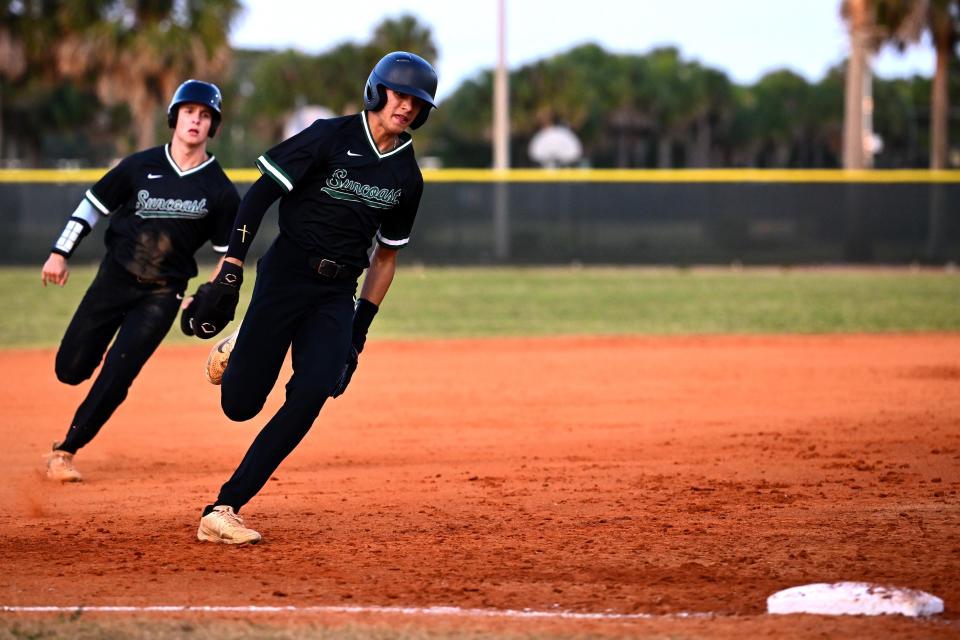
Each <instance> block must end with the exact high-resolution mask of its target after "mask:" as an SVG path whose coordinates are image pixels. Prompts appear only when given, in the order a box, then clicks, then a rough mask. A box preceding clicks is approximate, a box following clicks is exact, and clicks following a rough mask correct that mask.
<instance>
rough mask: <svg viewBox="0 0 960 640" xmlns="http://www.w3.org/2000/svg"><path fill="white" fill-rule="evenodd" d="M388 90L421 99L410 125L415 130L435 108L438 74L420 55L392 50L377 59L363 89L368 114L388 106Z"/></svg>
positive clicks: (364, 103)
mask: <svg viewBox="0 0 960 640" xmlns="http://www.w3.org/2000/svg"><path fill="white" fill-rule="evenodd" d="M387 89H393V90H394V91H397V92H398V93H405V94H407V95H410V96H415V97H417V98H420V99H421V100H423V102H424V105H423V108H422V109H420V113H418V114H417V117H416V118H414V119H413V122H412V123H411V124H410V128H411V129H416V128H417V127H419V126H421V125H422V124H423V123H424V122H426V121H427V116H429V115H430V109H436V107H437V105H436V103H434V96H435V95H437V72H436V71H434V69H433V66H431V64H430V63H429V62H427V61H426V60H424V59H423V58H421V57H420V56H418V55H416V54H413V53H407V52H406V51H394V52H393V53H388V54H387V55H385V56H383V58H381V59H380V62H378V63H377V64H376V66H375V67H374V68H373V71H371V72H370V77H369V78H367V86H366V87H364V90H363V105H364V107H366V108H367V110H369V111H379V110H380V109H383V107H384V105H386V104H387V91H386V90H387Z"/></svg>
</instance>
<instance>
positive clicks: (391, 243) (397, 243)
mask: <svg viewBox="0 0 960 640" xmlns="http://www.w3.org/2000/svg"><path fill="white" fill-rule="evenodd" d="M377 241H378V242H380V243H382V244H385V245H387V246H388V247H403V246H405V245H406V244H407V243H408V242H410V238H404V239H403V240H391V239H390V238H384V237H383V234H381V233H380V232H379V231H377Z"/></svg>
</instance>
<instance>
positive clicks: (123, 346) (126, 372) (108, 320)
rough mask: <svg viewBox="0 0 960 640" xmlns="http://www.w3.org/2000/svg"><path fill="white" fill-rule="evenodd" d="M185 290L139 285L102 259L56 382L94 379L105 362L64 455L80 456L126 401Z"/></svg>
mask: <svg viewBox="0 0 960 640" xmlns="http://www.w3.org/2000/svg"><path fill="white" fill-rule="evenodd" d="M185 284H186V283H184V282H182V281H177V282H171V283H159V284H158V283H144V282H140V281H138V280H137V278H136V277H135V276H134V275H133V274H131V273H130V272H128V271H127V270H126V269H124V268H123V267H122V266H120V265H119V264H117V262H116V261H114V259H113V258H112V257H111V256H110V255H107V256H106V257H105V258H104V259H103V261H102V262H101V263H100V269H99V271H97V276H96V278H94V280H93V282H92V283H91V284H90V288H89V289H87V292H86V293H85V294H84V296H83V300H81V301H80V306H78V307H77V310H76V312H75V313H74V314H73V319H72V320H71V321H70V325H69V326H68V327H67V331H66V333H65V334H64V336H63V340H62V341H61V342H60V349H59V350H58V351H57V358H56V373H57V379H59V380H60V381H61V382H65V383H67V384H72V385H76V384H80V383H81V382H83V381H84V380H86V379H88V378H89V377H90V376H92V375H93V372H94V371H96V369H97V366H98V365H99V364H100V361H101V360H103V367H102V368H101V369H100V374H99V375H98V376H97V379H96V380H95V381H94V383H93V386H92V387H91V388H90V391H89V393H87V397H86V398H85V399H84V401H83V402H82V403H81V404H80V407H79V408H78V409H77V412H76V415H74V417H73V421H72V422H71V423H70V427H69V428H68V429H67V435H66V438H64V440H63V442H62V443H61V444H60V446H59V448H60V449H62V450H63V451H69V452H70V453H76V452H77V450H78V449H80V448H81V447H83V446H84V445H86V444H87V443H88V442H90V441H91V440H93V438H94V436H96V435H97V433H98V432H99V431H100V427H102V426H103V425H104V423H106V421H107V420H108V419H109V418H110V416H111V415H113V412H114V411H115V410H116V408H117V407H119V406H120V404H121V403H122V402H123V401H124V399H126V397H127V391H128V390H129V389H130V385H131V384H133V380H134V379H135V378H136V377H137V374H139V373H140V369H142V368H143V365H144V364H145V363H146V361H147V360H148V359H149V358H150V356H151V355H152V354H153V352H154V351H155V350H156V348H157V346H159V344H160V342H161V341H162V340H163V338H164V336H166V335H167V332H168V331H169V330H170V326H171V325H172V324H173V321H174V319H175V318H176V317H177V312H178V311H179V309H180V303H181V300H182V298H183V291H184V287H185ZM114 336H116V339H115V340H113V339H114ZM111 340H113V345H112V346H110V350H109V351H107V346H108V345H109V344H110V341H111ZM104 352H106V354H107V355H106V358H105V359H104V355H103V354H104Z"/></svg>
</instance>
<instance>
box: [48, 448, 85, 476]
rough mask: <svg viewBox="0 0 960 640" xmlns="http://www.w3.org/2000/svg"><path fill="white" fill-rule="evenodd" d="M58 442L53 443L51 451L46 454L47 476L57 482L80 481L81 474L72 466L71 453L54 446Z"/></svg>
mask: <svg viewBox="0 0 960 640" xmlns="http://www.w3.org/2000/svg"><path fill="white" fill-rule="evenodd" d="M59 444H60V443H59V442H54V443H53V447H54V449H53V451H51V452H50V453H48V454H47V456H46V457H47V478H49V479H50V480H55V481H57V482H81V481H82V480H83V476H82V475H81V474H80V472H79V471H77V468H76V467H75V466H73V454H72V453H69V452H67V451H59V450H58V449H57V448H56V447H57V445H59Z"/></svg>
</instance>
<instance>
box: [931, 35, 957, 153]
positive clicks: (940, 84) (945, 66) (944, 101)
mask: <svg viewBox="0 0 960 640" xmlns="http://www.w3.org/2000/svg"><path fill="white" fill-rule="evenodd" d="M936 48H937V69H936V71H935V72H934V74H933V86H932V88H931V90H930V107H931V111H932V113H931V115H930V168H931V169H944V168H946V166H947V146H948V140H947V119H948V116H949V112H950V96H949V94H948V93H947V86H948V83H949V80H950V77H949V73H950V71H949V70H950V56H951V55H952V48H951V46H950V43H949V41H948V42H937V43H936Z"/></svg>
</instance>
